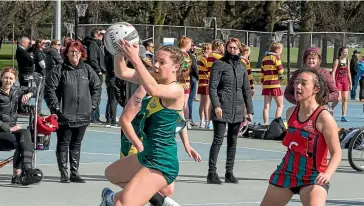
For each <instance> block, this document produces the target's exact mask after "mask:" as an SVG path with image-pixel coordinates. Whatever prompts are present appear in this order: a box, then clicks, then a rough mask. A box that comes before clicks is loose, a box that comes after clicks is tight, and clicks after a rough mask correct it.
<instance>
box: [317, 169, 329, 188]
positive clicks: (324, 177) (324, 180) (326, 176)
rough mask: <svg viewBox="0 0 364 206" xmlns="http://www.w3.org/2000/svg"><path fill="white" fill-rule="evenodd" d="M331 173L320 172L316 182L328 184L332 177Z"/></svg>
mask: <svg viewBox="0 0 364 206" xmlns="http://www.w3.org/2000/svg"><path fill="white" fill-rule="evenodd" d="M331 176H332V175H331V174H329V173H326V172H325V173H320V174H319V175H318V176H317V178H316V184H319V185H325V184H328V183H329V181H330V179H331Z"/></svg>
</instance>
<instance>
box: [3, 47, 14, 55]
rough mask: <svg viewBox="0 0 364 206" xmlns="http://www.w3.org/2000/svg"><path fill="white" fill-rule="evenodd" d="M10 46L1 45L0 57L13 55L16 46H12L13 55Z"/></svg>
mask: <svg viewBox="0 0 364 206" xmlns="http://www.w3.org/2000/svg"><path fill="white" fill-rule="evenodd" d="M12 46H13V45H12V44H3V45H2V46H1V49H0V55H4V54H5V55H12V54H15V51H16V45H14V53H12Z"/></svg>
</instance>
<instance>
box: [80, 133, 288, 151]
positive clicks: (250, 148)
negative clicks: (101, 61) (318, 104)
mask: <svg viewBox="0 0 364 206" xmlns="http://www.w3.org/2000/svg"><path fill="white" fill-rule="evenodd" d="M87 131H89V132H98V133H107V134H115V135H116V134H119V135H120V133H118V132H109V131H99V130H93V129H87ZM176 141H177V142H182V140H176ZM262 141H264V140H262ZM190 143H194V144H204V145H211V143H207V142H194V141H190ZM221 146H225V147H226V145H221ZM236 148H239V149H248V150H257V151H264V152H275V153H282V154H284V153H286V152H284V151H277V150H269V149H260V148H254V147H241V146H236Z"/></svg>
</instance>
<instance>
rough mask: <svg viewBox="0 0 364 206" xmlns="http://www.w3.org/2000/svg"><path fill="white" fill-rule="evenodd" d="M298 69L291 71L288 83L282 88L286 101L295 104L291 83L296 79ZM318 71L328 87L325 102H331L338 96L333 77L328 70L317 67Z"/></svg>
mask: <svg viewBox="0 0 364 206" xmlns="http://www.w3.org/2000/svg"><path fill="white" fill-rule="evenodd" d="M298 72H299V69H297V70H296V71H295V72H293V74H292V76H291V78H289V82H288V85H287V87H286V89H285V90H284V98H286V100H287V101H289V102H290V103H292V104H296V99H295V97H294V87H293V83H294V81H295V80H296V78H297V76H298ZM318 72H319V73H320V74H321V75H322V76H323V77H324V79H325V81H326V83H327V86H328V88H329V92H330V94H329V96H328V101H327V102H332V101H334V100H337V99H338V98H339V90H338V89H337V87H336V84H335V83H334V79H333V78H332V76H331V74H330V72H329V71H327V70H326V69H319V70H318Z"/></svg>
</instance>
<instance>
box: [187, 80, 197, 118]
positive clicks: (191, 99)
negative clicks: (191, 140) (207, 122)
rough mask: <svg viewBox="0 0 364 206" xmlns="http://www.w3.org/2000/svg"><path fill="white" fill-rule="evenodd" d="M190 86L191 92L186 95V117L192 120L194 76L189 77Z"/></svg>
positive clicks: (195, 86)
mask: <svg viewBox="0 0 364 206" xmlns="http://www.w3.org/2000/svg"><path fill="white" fill-rule="evenodd" d="M190 86H191V92H190V96H189V97H188V118H189V119H190V120H192V105H193V100H194V99H195V96H196V89H197V79H196V78H194V77H191V80H190Z"/></svg>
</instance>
